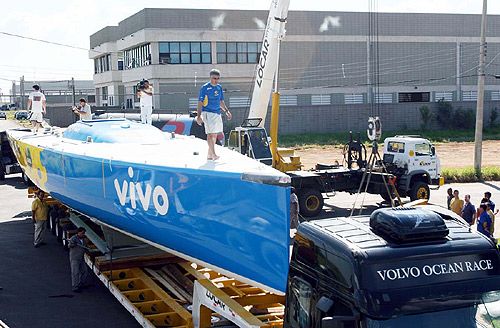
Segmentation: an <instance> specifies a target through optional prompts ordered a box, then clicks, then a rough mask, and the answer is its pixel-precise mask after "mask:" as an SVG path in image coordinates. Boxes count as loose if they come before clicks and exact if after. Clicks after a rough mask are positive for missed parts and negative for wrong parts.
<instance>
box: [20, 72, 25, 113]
mask: <svg viewBox="0 0 500 328" xmlns="http://www.w3.org/2000/svg"><path fill="white" fill-rule="evenodd" d="M19 94H20V95H21V104H20V105H21V109H26V108H25V107H24V75H23V76H21V78H20V81H19Z"/></svg>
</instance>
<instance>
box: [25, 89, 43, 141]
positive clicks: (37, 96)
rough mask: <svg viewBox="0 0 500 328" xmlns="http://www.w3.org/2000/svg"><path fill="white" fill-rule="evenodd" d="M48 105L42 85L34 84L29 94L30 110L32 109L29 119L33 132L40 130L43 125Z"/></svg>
mask: <svg viewBox="0 0 500 328" xmlns="http://www.w3.org/2000/svg"><path fill="white" fill-rule="evenodd" d="M46 106H47V102H46V100H45V95H44V94H43V93H42V92H41V91H40V86H39V85H38V84H35V85H33V91H32V92H31V93H30V94H29V96H28V110H29V111H31V112H30V115H29V120H30V121H31V125H32V126H33V132H38V129H39V128H41V127H42V123H43V114H45V112H46Z"/></svg>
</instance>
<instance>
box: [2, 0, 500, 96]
mask: <svg viewBox="0 0 500 328" xmlns="http://www.w3.org/2000/svg"><path fill="white" fill-rule="evenodd" d="M270 3H271V1H270V0H252V1H241V0H218V1H206V0H203V1H201V0H182V1H179V0H175V1H174V0H148V1H143V2H141V1H137V0H134V1H132V0H119V1H118V0H105V1H103V0H83V1H72V0H70V1H68V0H64V1H63V0H47V1H32V0H25V1H9V2H4V3H2V16H1V19H0V49H1V51H0V93H3V94H4V95H6V94H9V93H10V89H11V85H12V82H11V81H12V80H16V81H19V78H20V76H22V75H24V77H25V80H37V81H40V80H69V79H71V78H72V77H74V78H75V79H88V80H91V79H92V74H93V63H92V61H91V60H90V59H88V51H86V50H85V49H88V48H89V37H90V35H91V34H93V33H95V32H97V31H99V30H100V29H102V28H104V27H105V26H109V25H118V23H119V22H120V21H121V20H123V19H125V18H127V17H129V16H130V15H132V14H134V13H136V12H138V11H140V10H142V9H143V8H144V7H148V8H203V9H206V8H208V9H253V10H268V9H269V6H270ZM368 3H369V1H368V0H351V1H340V0H290V10H324V11H354V12H363V11H367V10H368V7H369V6H368ZM372 3H377V8H378V11H379V12H422V13H427V12H429V13H463V14H480V13H481V11H482V1H480V0H475V1H471V0H418V1H416V0H412V1H410V0H374V1H372ZM488 14H492V15H499V14H500V1H491V0H490V1H489V3H488ZM3 33H9V34H17V35H22V36H25V37H29V38H36V39H41V40H46V41H51V42H57V43H62V44H67V45H72V46H74V47H77V48H83V49H74V48H67V47H62V46H56V45H52V44H47V43H42V42H37V41H33V40H28V39H22V38H18V37H12V36H8V35H5V34H3Z"/></svg>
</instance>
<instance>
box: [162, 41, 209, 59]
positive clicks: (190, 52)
mask: <svg viewBox="0 0 500 328" xmlns="http://www.w3.org/2000/svg"><path fill="white" fill-rule="evenodd" d="M159 49H160V54H159V57H160V64H211V63H212V46H211V44H210V42H160V43H159Z"/></svg>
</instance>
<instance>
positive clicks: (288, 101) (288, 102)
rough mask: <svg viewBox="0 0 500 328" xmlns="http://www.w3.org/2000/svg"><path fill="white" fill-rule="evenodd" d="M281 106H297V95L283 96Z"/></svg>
mask: <svg viewBox="0 0 500 328" xmlns="http://www.w3.org/2000/svg"><path fill="white" fill-rule="evenodd" d="M280 106H297V96H295V95H293V96H281V97H280Z"/></svg>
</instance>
